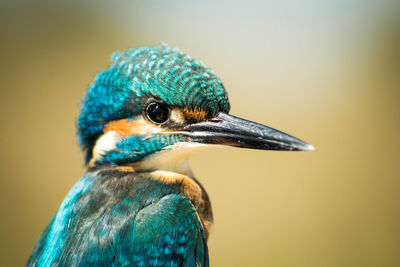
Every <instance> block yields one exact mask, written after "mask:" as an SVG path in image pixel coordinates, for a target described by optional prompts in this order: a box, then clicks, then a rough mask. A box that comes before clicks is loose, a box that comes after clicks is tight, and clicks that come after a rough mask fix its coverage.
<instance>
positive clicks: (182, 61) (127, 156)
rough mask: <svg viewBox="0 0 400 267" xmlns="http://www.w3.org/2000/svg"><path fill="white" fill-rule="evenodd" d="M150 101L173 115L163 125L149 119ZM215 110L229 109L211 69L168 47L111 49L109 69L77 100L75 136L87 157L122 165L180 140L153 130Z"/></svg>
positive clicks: (202, 117) (209, 114) (178, 124)
mask: <svg viewBox="0 0 400 267" xmlns="http://www.w3.org/2000/svg"><path fill="white" fill-rule="evenodd" d="M151 103H158V104H160V105H162V106H165V107H167V108H168V111H169V113H170V114H169V115H170V116H175V118H172V120H171V121H170V122H169V123H166V124H165V125H160V124H157V123H154V122H152V121H149V120H148V118H147V117H146V114H145V113H146V108H147V107H148V105H150V104H151ZM219 112H226V113H227V112H229V101H228V96H227V93H226V91H225V89H224V86H223V85H222V82H221V81H220V79H218V78H217V77H216V75H215V74H214V72H213V71H212V70H210V69H208V68H207V67H206V66H205V65H204V64H203V63H201V62H200V61H198V60H196V59H194V58H192V57H190V56H188V55H186V54H184V53H183V52H181V51H180V50H178V49H176V48H171V47H170V46H168V45H165V44H163V45H159V46H143V47H139V48H137V49H128V50H126V51H123V52H117V53H114V54H113V55H112V57H111V65H110V67H109V68H108V69H106V70H105V71H103V72H101V73H99V74H98V75H97V77H96V79H95V81H94V82H93V83H92V84H91V85H90V87H89V89H88V91H87V93H86V94H85V96H84V97H83V100H82V103H81V112H80V115H79V118H78V123H77V124H78V138H79V141H80V145H81V146H82V148H83V149H84V150H85V151H86V160H87V161H89V160H90V159H91V158H92V157H93V156H96V157H97V159H96V160H97V161H99V162H103V161H104V162H111V163H115V164H119V163H126V162H131V161H136V160H140V159H143V158H144V157H145V156H147V155H149V154H151V153H154V152H157V151H160V150H162V149H163V148H165V147H166V146H170V145H172V144H174V143H176V142H179V141H183V140H184V137H183V136H180V135H179V134H174V135H171V134H169V135H166V134H163V135H160V134H157V133H159V131H157V129H158V130H161V129H164V130H166V129H168V128H170V129H179V128H181V127H182V126H183V124H184V123H187V122H188V121H190V120H197V121H200V120H206V119H209V118H212V117H214V116H215V115H216V114H218V113H219ZM124 121H125V123H124ZM133 124H135V127H132V126H133ZM118 125H119V131H115V129H116V128H117V126H118ZM140 127H141V128H140ZM110 129H113V130H110ZM146 131H147V132H146ZM121 132H125V133H129V132H131V133H132V134H131V135H125V136H123V135H121ZM135 132H136V133H135ZM105 135H106V137H104V136H105ZM101 138H103V139H101ZM99 140H102V141H103V142H102V143H101V142H100V143H101V144H100V143H99ZM146 140H147V141H146ZM96 142H97V143H99V144H97V145H98V147H97V150H96ZM94 152H95V153H97V155H93V154H94Z"/></svg>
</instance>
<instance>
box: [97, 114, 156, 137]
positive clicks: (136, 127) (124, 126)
mask: <svg viewBox="0 0 400 267" xmlns="http://www.w3.org/2000/svg"><path fill="white" fill-rule="evenodd" d="M109 131H115V132H117V133H118V134H119V135H120V136H121V137H128V136H131V135H150V134H154V133H159V132H161V131H162V128H161V127H157V126H155V125H154V124H152V123H150V122H148V121H146V120H145V119H143V118H140V119H136V120H128V119H122V120H118V121H111V122H109V123H108V124H107V125H106V127H105V128H104V133H106V132H109Z"/></svg>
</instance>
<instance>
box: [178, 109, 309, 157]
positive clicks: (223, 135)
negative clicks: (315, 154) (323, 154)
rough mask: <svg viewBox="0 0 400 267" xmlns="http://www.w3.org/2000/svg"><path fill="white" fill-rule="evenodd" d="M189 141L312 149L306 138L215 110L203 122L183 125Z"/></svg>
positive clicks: (270, 147)
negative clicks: (214, 113) (304, 139)
mask: <svg viewBox="0 0 400 267" xmlns="http://www.w3.org/2000/svg"><path fill="white" fill-rule="evenodd" d="M183 132H184V133H185V135H187V136H188V138H189V141H191V142H196V143H203V144H218V145H227V146H234V147H244V148H253V149H263V150H290V151H296V150H297V151H312V150H314V147H313V146H312V145H310V144H307V143H306V142H304V141H302V140H300V139H298V138H296V137H293V136H290V135H288V134H286V133H283V132H281V131H278V130H275V129H273V128H270V127H268V126H265V125H262V124H259V123H255V122H252V121H248V120H245V119H241V118H238V117H235V116H232V115H229V114H226V113H222V112H221V113H219V114H218V116H216V117H215V118H213V119H210V120H208V121H206V122H200V123H194V124H190V125H188V126H186V127H185V128H183Z"/></svg>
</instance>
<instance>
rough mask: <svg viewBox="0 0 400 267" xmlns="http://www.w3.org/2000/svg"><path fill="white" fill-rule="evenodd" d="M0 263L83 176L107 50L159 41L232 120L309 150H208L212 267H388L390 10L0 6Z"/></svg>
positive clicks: (27, 240) (11, 257) (396, 183)
mask: <svg viewBox="0 0 400 267" xmlns="http://www.w3.org/2000/svg"><path fill="white" fill-rule="evenodd" d="M0 29H1V32H0V33H1V34H0V40H1V42H0V48H1V49H0V60H1V61H0V62H1V65H0V73H1V79H0V88H1V91H0V97H1V105H0V111H1V114H2V115H1V116H0V120H1V121H0V125H1V132H0V134H1V138H0V140H1V141H0V146H1V147H0V168H1V180H0V183H1V184H0V208H1V220H0V221H1V224H0V225H1V227H0V258H1V265H2V266H22V265H24V264H25V262H26V260H27V258H28V257H29V255H30V252H31V250H32V249H33V247H34V245H35V242H36V241H37V239H38V238H39V236H40V234H41V232H42V230H43V229H44V227H45V226H46V224H47V222H48V221H49V220H50V218H51V217H52V215H53V214H54V213H55V212H56V211H57V209H58V207H59V205H60V203H61V201H62V200H63V198H64V197H65V195H66V194H67V192H68V191H69V189H70V188H71V187H72V185H73V184H74V183H75V182H76V181H78V179H79V178H80V177H81V176H82V175H83V174H84V172H85V168H84V166H83V156H82V154H81V152H80V149H79V147H78V145H77V144H76V141H75V119H76V117H77V115H78V108H79V106H78V105H79V102H80V99H81V97H82V95H83V94H84V92H85V90H86V88H87V87H88V85H89V83H90V82H91V81H92V79H93V77H94V75H95V74H96V73H97V72H99V71H100V70H103V69H105V68H106V67H107V66H108V64H109V57H110V54H111V53H112V52H114V51H117V50H122V49H125V48H129V47H137V46H140V45H152V44H158V43H160V42H166V43H168V44H169V45H171V46H176V47H179V48H180V49H181V50H182V51H184V52H186V53H188V54H190V55H191V56H193V57H195V58H198V59H200V60H202V61H203V62H204V63H205V64H206V65H207V66H209V67H211V68H212V69H214V70H215V72H216V73H217V75H218V76H219V77H221V79H222V80H223V82H224V84H225V87H226V88H227V90H228V93H229V96H230V102H231V106H232V109H231V113H232V114H235V115H238V116H241V117H244V118H247V119H250V120H255V121H258V122H261V123H263V124H267V125H269V126H272V127H274V128H277V129H280V130H283V131H286V132H289V133H291V134H293V135H295V136H297V137H299V138H301V139H304V140H306V141H308V142H310V143H312V144H313V145H314V146H315V147H316V151H315V152H312V153H287V152H265V151H254V150H246V149H234V148H226V149H220V148H212V149H209V150H206V151H203V152H200V153H199V154H197V155H195V156H194V157H193V158H192V159H191V166H192V169H193V171H194V173H195V174H196V176H197V177H198V178H199V180H200V181H201V182H202V183H203V184H204V186H205V188H206V189H207V191H208V192H209V194H210V196H211V200H212V204H213V210H214V214H215V226H214V229H213V231H212V233H211V237H210V239H209V248H210V257H211V265H212V266H399V265H400V226H399V225H400V208H399V203H400V202H399V200H400V196H399V190H400V175H399V173H398V172H399V170H398V169H399V163H400V162H399V160H400V154H399V149H400V138H399V130H400V106H399V104H400V103H399V100H400V83H399V82H400V2H399V1H386V0H383V1H374V0H339V1H338V0H331V1H327V0H325V1H321V0H311V1H201V2H188V1H183V0H182V1H155V0H148V1H105V0H103V1H100V0H96V1H95V0H88V1H77V0H74V1H57V2H56V1H4V0H3V1H2V2H1V4H0Z"/></svg>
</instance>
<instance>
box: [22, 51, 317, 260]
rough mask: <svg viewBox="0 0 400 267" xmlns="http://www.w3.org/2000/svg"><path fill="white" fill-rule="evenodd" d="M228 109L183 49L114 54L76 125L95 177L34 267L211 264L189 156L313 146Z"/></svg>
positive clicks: (42, 246)
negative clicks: (213, 150) (221, 149)
mask: <svg viewBox="0 0 400 267" xmlns="http://www.w3.org/2000/svg"><path fill="white" fill-rule="evenodd" d="M229 110H230V103H229V100H228V95H227V92H226V90H225V88H224V85H223V83H222V82H221V80H220V79H219V78H218V77H217V76H216V74H215V73H214V71H212V70H211V69H210V68H208V67H206V66H205V65H204V64H203V63H202V62H201V61H199V60H197V59H194V58H192V57H190V56H189V55H187V54H185V53H183V52H181V51H180V50H179V49H178V48H174V47H171V46H169V45H167V44H159V45H154V46H141V47H137V48H131V49H127V50H124V51H121V52H116V53H114V54H112V56H111V63H110V65H109V66H108V68H107V69H105V70H104V71H102V72H100V73H98V74H97V75H96V77H95V79H94V81H93V82H92V83H91V84H90V85H89V88H88V90H87V92H86V93H85V94H84V96H83V98H82V101H81V105H80V113H79V116H78V118H77V140H78V142H79V144H80V146H81V148H82V150H83V153H84V155H85V166H86V168H87V172H86V173H85V174H84V175H83V177H82V178H81V179H80V180H79V181H78V182H77V183H76V184H75V185H74V186H73V187H72V189H71V190H70V191H69V193H68V194H67V196H66V197H65V199H64V200H63V202H62V204H61V206H60V208H59V209H58V211H57V212H56V213H55V215H54V216H53V218H52V219H51V220H50V222H49V223H48V225H47V227H46V228H45V230H44V231H43V233H42V235H41V236H40V238H39V240H38V241H37V243H36V245H35V247H34V249H33V252H32V253H31V256H30V257H29V259H28V262H27V266H171V267H172V266H209V264H210V263H209V252H208V247H207V240H208V237H209V233H210V229H211V228H212V225H213V213H212V209H211V203H210V198H209V196H208V194H207V192H206V190H205V189H204V187H203V186H202V184H201V183H200V182H199V181H198V180H197V179H196V178H195V177H194V175H193V173H192V171H191V170H190V168H189V166H188V158H189V156H190V155H191V154H193V153H194V152H196V151H198V150H200V149H202V148H204V147H207V146H213V145H219V146H232V147H239V148H251V149H261V150H286V151H311V150H313V149H314V147H313V146H312V145H311V144H308V143H306V142H304V141H302V140H300V139H298V138H295V137H293V136H291V135H289V134H286V133H283V132H281V131H278V130H276V129H273V128H271V127H268V126H265V125H262V124H258V123H256V122H252V121H249V120H245V119H242V118H239V117H236V116H234V115H231V114H229Z"/></svg>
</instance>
